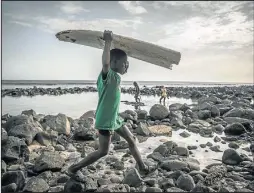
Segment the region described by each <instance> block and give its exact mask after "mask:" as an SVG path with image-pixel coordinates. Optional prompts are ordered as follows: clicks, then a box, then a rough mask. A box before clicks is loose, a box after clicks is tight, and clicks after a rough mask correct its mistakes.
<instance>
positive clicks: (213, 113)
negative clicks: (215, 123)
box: [211, 105, 220, 117]
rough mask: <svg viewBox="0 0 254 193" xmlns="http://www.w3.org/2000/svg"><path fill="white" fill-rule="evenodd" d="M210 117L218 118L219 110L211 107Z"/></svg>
mask: <svg viewBox="0 0 254 193" xmlns="http://www.w3.org/2000/svg"><path fill="white" fill-rule="evenodd" d="M211 116H212V117H219V116H220V110H219V109H218V108H217V107H216V106H215V105H213V106H212V107H211Z"/></svg>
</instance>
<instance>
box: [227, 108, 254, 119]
mask: <svg viewBox="0 0 254 193" xmlns="http://www.w3.org/2000/svg"><path fill="white" fill-rule="evenodd" d="M223 116H224V117H240V118H244V119H249V120H254V110H253V109H242V108H234V109H232V110H230V111H229V112H227V113H226V114H224V115H223Z"/></svg>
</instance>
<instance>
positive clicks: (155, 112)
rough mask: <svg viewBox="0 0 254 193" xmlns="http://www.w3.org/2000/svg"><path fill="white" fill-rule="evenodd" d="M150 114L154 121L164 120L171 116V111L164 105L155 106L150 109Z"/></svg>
mask: <svg viewBox="0 0 254 193" xmlns="http://www.w3.org/2000/svg"><path fill="white" fill-rule="evenodd" d="M149 114H150V116H151V117H152V118H153V119H154V120H162V119H165V118H166V117H167V116H168V115H169V110H168V109H167V108H166V107H165V106H163V105H159V104H155V105H153V106H152V108H151V109H150V112H149Z"/></svg>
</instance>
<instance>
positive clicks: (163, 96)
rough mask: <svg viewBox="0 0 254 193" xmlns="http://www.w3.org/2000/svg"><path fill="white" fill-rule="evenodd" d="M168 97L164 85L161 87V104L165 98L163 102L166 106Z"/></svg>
mask: <svg viewBox="0 0 254 193" xmlns="http://www.w3.org/2000/svg"><path fill="white" fill-rule="evenodd" d="M166 98H167V90H166V88H165V87H164V86H162V88H161V98H160V104H161V101H162V99H163V104H164V106H165V105H166V104H165V102H166Z"/></svg>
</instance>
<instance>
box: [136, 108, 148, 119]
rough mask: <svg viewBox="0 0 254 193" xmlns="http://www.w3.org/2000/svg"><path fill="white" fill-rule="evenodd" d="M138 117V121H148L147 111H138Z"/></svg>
mask: <svg viewBox="0 0 254 193" xmlns="http://www.w3.org/2000/svg"><path fill="white" fill-rule="evenodd" d="M136 112H137V116H138V119H146V118H147V114H148V113H147V111H145V110H137V111H136Z"/></svg>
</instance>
